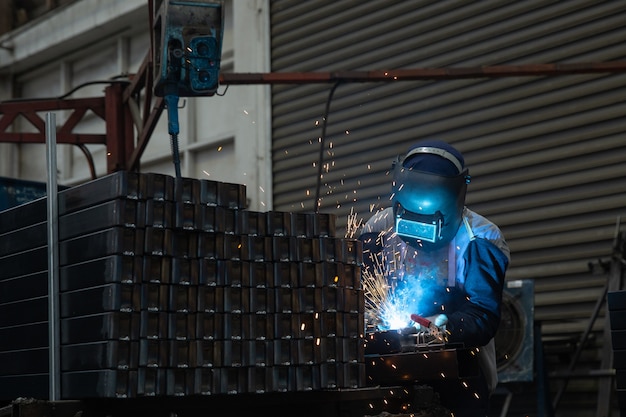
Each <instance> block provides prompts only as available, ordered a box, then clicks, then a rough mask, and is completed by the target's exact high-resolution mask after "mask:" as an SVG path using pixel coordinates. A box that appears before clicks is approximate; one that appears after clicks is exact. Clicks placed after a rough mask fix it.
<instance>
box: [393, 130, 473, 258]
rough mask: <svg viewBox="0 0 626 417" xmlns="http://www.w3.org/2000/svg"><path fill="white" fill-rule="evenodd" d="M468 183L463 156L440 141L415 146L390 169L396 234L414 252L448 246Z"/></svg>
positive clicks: (461, 212) (456, 223)
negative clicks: (417, 249)
mask: <svg viewBox="0 0 626 417" xmlns="http://www.w3.org/2000/svg"><path fill="white" fill-rule="evenodd" d="M468 183H469V175H468V170H467V168H465V161H464V159H463V155H462V154H461V152H459V151H458V150H457V149H455V148H454V147H452V146H451V145H449V144H447V143H445V142H442V141H439V140H425V141H421V142H418V143H416V144H415V145H413V146H412V147H411V148H409V150H408V152H407V153H406V155H405V156H404V157H403V158H398V159H397V160H396V161H395V162H394V165H393V184H392V192H393V194H392V202H393V212H394V216H395V225H396V227H395V230H396V233H397V234H398V235H399V236H400V237H401V238H402V239H403V240H404V241H406V242H407V243H408V244H410V245H411V246H414V247H416V248H422V249H425V250H432V249H437V248H440V247H443V246H445V245H447V244H448V243H449V242H450V241H451V240H452V239H453V238H454V236H455V235H456V233H457V230H458V229H459V226H460V224H461V220H462V214H463V207H464V205H465V194H466V191H467V184H468Z"/></svg>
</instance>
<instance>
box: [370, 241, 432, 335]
mask: <svg viewBox="0 0 626 417" xmlns="http://www.w3.org/2000/svg"><path fill="white" fill-rule="evenodd" d="M377 239H381V236H380V235H379V237H378V238H377ZM387 249H388V250H389V252H387V253H385V254H383V253H378V254H374V253H369V252H367V253H365V252H364V254H363V255H364V256H368V257H369V260H370V261H371V262H368V265H367V266H366V267H365V268H363V270H362V274H361V275H362V285H363V289H364V295H365V318H366V323H367V328H368V329H370V330H374V331H381V330H399V329H404V328H407V327H412V326H415V325H416V323H415V322H413V321H412V320H411V315H412V314H414V313H416V312H420V311H424V312H429V311H432V310H433V307H432V306H431V304H432V302H433V301H432V297H433V296H435V293H436V291H434V289H435V288H437V282H438V281H439V276H440V275H441V273H442V271H441V270H440V268H439V266H438V265H429V266H426V265H422V267H421V268H419V269H418V270H413V271H412V272H410V273H409V272H408V271H406V269H405V266H406V265H405V263H406V262H407V260H406V259H407V256H409V254H408V253H407V250H406V248H403V247H401V246H398V247H395V248H389V247H388V248H387ZM411 255H412V254H411ZM434 305H435V306H437V303H435V304H434ZM431 314H432V313H431ZM427 315H428V314H427ZM435 324H437V323H435ZM437 325H439V324H437Z"/></svg>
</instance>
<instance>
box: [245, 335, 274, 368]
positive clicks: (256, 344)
mask: <svg viewBox="0 0 626 417" xmlns="http://www.w3.org/2000/svg"><path fill="white" fill-rule="evenodd" d="M248 349H249V350H248V355H249V359H248V363H249V364H250V365H251V366H263V367H265V366H267V367H271V366H273V365H274V340H266V339H257V340H251V341H249V343H248Z"/></svg>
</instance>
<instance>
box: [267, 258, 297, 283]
mask: <svg viewBox="0 0 626 417" xmlns="http://www.w3.org/2000/svg"><path fill="white" fill-rule="evenodd" d="M297 285H298V264H297V263H296V262H274V282H273V285H272V286H273V287H277V288H280V287H283V288H295V287H296V286H297Z"/></svg>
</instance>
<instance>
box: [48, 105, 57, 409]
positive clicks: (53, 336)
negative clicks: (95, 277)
mask: <svg viewBox="0 0 626 417" xmlns="http://www.w3.org/2000/svg"><path fill="white" fill-rule="evenodd" d="M46 162H47V168H48V181H47V182H46V191H47V196H48V197H47V208H48V210H47V214H48V216H47V217H48V346H49V366H48V375H49V376H48V381H49V391H48V392H49V400H50V401H57V400H60V399H61V369H60V363H61V360H60V352H59V351H60V345H61V343H60V340H59V339H60V328H59V326H60V314H59V308H58V300H59V245H58V243H59V224H58V220H59V204H58V196H57V191H58V189H57V146H56V115H55V114H54V113H46Z"/></svg>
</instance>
